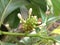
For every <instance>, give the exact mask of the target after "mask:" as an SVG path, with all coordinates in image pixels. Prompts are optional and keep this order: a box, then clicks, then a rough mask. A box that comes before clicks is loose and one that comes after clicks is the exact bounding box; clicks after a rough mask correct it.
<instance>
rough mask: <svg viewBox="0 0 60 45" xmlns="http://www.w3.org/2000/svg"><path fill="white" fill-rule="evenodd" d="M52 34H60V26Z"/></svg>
mask: <svg viewBox="0 0 60 45" xmlns="http://www.w3.org/2000/svg"><path fill="white" fill-rule="evenodd" d="M52 33H55V34H60V26H58V27H57V28H56V29H54V30H53V31H52Z"/></svg>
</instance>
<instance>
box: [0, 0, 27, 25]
mask: <svg viewBox="0 0 60 45" xmlns="http://www.w3.org/2000/svg"><path fill="white" fill-rule="evenodd" d="M26 3H27V2H26V1H25V0H18V1H17V0H0V25H1V24H2V23H3V21H4V19H5V18H6V17H7V16H8V15H9V14H10V13H11V12H12V11H14V10H15V9H17V8H20V6H21V5H24V4H26Z"/></svg>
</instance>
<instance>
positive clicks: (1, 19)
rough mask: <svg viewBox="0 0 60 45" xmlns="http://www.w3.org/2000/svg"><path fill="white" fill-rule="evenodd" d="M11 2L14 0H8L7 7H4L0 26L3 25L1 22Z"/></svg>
mask: <svg viewBox="0 0 60 45" xmlns="http://www.w3.org/2000/svg"><path fill="white" fill-rule="evenodd" d="M11 2H12V0H10V1H9V2H8V4H7V6H6V7H5V9H4V11H3V13H2V17H1V22H0V26H1V24H3V21H4V15H5V12H6V10H7V8H8V6H9V4H10V3H11Z"/></svg>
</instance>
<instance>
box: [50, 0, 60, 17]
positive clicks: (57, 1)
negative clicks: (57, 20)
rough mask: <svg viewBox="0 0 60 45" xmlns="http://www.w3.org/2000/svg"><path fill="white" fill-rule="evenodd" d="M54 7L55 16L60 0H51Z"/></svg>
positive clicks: (58, 12)
mask: <svg viewBox="0 0 60 45" xmlns="http://www.w3.org/2000/svg"><path fill="white" fill-rule="evenodd" d="M51 1H52V4H53V7H54V14H55V15H56V16H57V15H59V14H60V0H51Z"/></svg>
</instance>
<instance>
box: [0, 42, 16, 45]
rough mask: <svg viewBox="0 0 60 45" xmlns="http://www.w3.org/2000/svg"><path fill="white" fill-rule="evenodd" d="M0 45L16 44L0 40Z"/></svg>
mask: <svg viewBox="0 0 60 45" xmlns="http://www.w3.org/2000/svg"><path fill="white" fill-rule="evenodd" d="M0 45H16V44H13V43H5V42H0Z"/></svg>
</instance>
